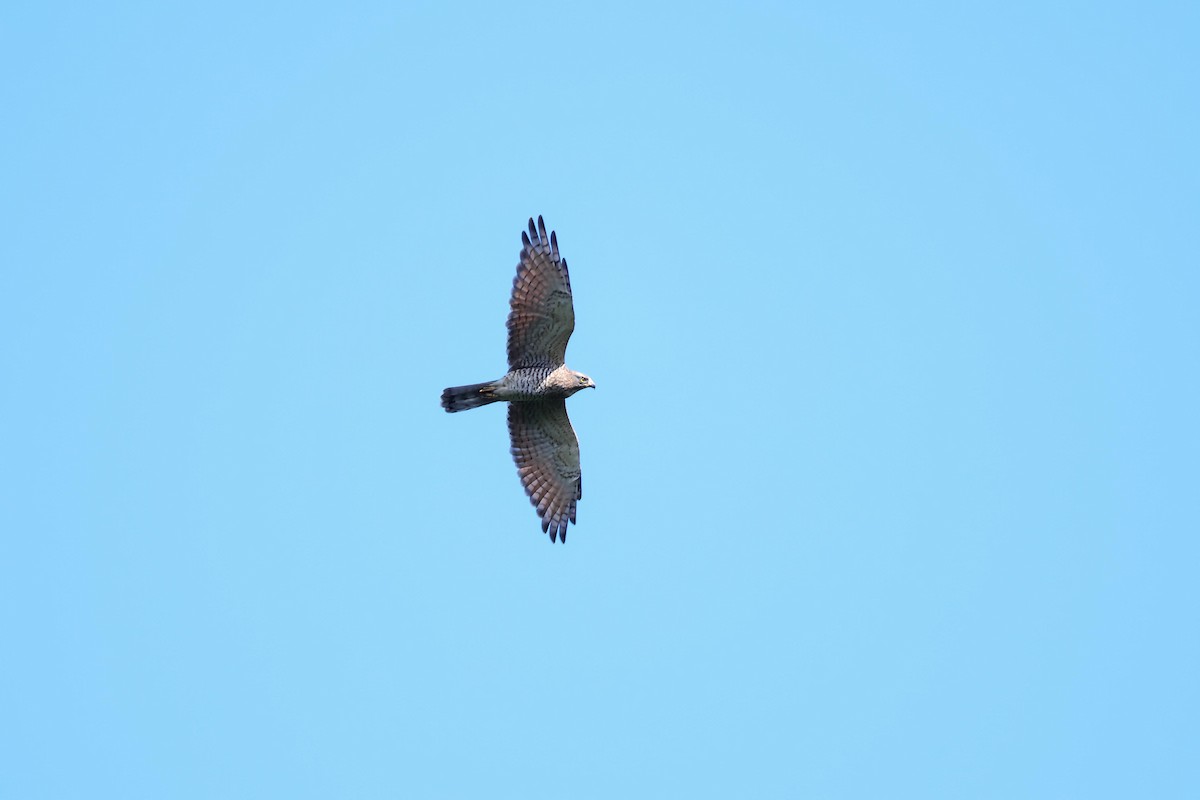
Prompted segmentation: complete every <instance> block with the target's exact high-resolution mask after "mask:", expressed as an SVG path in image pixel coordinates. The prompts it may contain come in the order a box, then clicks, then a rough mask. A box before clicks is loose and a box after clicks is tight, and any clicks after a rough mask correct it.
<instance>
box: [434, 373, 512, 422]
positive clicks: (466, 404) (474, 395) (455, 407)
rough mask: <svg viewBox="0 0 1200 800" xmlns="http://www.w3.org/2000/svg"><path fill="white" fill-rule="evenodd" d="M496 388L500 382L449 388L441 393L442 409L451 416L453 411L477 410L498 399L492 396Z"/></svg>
mask: <svg viewBox="0 0 1200 800" xmlns="http://www.w3.org/2000/svg"><path fill="white" fill-rule="evenodd" d="M498 388H500V381H488V382H487V383H472V384H471V385H470V386H451V387H450V388H449V389H447V390H446V391H444V392H442V408H444V409H446V411H448V412H449V413H451V414H453V413H454V412H455V411H466V410H467V409H469V408H479V407H480V406H486V405H487V404H488V403H495V402H496V401H498V400H499V399H500V398H499V397H496V395H495V394H494V393H495V391H496V389H498Z"/></svg>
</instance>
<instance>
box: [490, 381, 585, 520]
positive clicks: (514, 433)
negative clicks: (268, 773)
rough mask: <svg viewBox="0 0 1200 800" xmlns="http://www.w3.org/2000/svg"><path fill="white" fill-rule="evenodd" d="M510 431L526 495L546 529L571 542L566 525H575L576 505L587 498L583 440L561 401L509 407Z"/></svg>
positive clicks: (515, 458) (514, 456)
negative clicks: (582, 475)
mask: <svg viewBox="0 0 1200 800" xmlns="http://www.w3.org/2000/svg"><path fill="white" fill-rule="evenodd" d="M508 433H509V436H510V437H511V438H512V455H513V460H514V461H516V462H517V473H518V474H519V475H520V476H521V485H522V486H524V487H525V493H526V494H527V495H529V499H530V500H531V501H532V502H533V505H534V506H535V507H536V508H537V513H538V516H539V517H541V518H542V530H543V531H546V532H548V533H549V534H550V541H552V542H553V541H555V538H556V537H561V538H562V540H563V541H564V542H565V541H566V540H567V522H574V521H575V503H576V502H577V501H578V500H579V499H580V498H582V497H583V485H582V483H581V482H580V478H579V440H578V439H576V438H575V429H574V428H572V427H571V420H569V419H568V418H567V402H566V401H565V400H562V399H556V400H535V401H527V402H521V403H509V404H508Z"/></svg>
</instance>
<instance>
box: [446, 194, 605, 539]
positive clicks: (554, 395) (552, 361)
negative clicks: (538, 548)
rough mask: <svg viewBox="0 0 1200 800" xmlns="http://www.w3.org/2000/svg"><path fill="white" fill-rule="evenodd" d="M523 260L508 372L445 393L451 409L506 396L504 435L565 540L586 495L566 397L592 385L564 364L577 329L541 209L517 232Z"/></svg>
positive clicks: (554, 532)
mask: <svg viewBox="0 0 1200 800" xmlns="http://www.w3.org/2000/svg"><path fill="white" fill-rule="evenodd" d="M521 242H522V243H523V244H524V246H523V247H522V248H521V259H520V261H519V262H518V263H517V277H515V278H513V289H512V299H511V300H510V301H509V306H510V311H509V313H508V374H506V375H505V376H504V377H503V378H500V379H499V380H495V381H489V382H487V383H475V384H471V385H469V386H451V387H450V388H449V389H446V390H445V391H444V392H442V408H444V409H446V411H448V412H450V413H454V412H456V411H466V410H467V409H469V408H478V407H479V406H486V405H488V404H489V403H496V402H499V401H501V400H504V401H507V402H508V434H509V437H510V438H511V439H512V450H511V452H512V456H513V460H515V461H516V462H517V473H518V474H519V475H520V476H521V485H522V486H524V487H525V493H526V494H527V495H529V499H530V501H532V503H533V505H534V507H535V508H537V514H538V516H539V517H541V519H542V531H543V532H544V533H549V534H550V541H551V542H554V541H556V540H558V539H561V540H562V541H563V542H566V541H567V523H568V522H572V523H573V522H575V504H576V503H577V502H578V501H579V500H580V498H582V497H583V486H582V483H581V482H580V479H579V440H578V439H577V438H576V437H575V429H574V428H572V427H571V420H569V419H568V418H567V398H568V397H570V396H571V395H573V394H575V393H576V392H578V391H579V390H580V389H595V388H596V384H595V383H594V382H593V381H592V379H591V378H589V377H588V376H587V375H584V374H583V373H582V372H576V371H574V370H572V369H568V368H567V365H566V364H565V363H563V362H564V361H565V360H566V355H567V340H568V339H570V338H571V332H572V331H573V330H575V308H574V305H573V304H572V302H571V276H570V275H569V274H567V262H566V260H565V259H563V258H562V257H561V256H560V255H559V253H558V237H557V236H556V235H555V233H554V231H551V232H550V236H549V237H547V236H546V223H545V222H543V221H542V218H541V217H540V216H539V217H538V219H537V226H536V227H534V224H533V218H532V217H531V218H530V220H529V233H525V232H524V231H522V232H521Z"/></svg>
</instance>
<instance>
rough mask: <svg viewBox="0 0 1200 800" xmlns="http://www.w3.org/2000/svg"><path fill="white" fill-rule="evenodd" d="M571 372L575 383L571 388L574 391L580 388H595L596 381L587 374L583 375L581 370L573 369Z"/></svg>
mask: <svg viewBox="0 0 1200 800" xmlns="http://www.w3.org/2000/svg"><path fill="white" fill-rule="evenodd" d="M571 374H572V375H573V376H574V377H575V381H576V383H575V386H574V387H572V388H573V389H574V390H575V391H576V392H578V391H579V390H580V389H595V388H596V382H595V381H594V380H592V379H591V378H589V377H588V376H587V375H584V374H583V373H582V372H576V371H574V370H571Z"/></svg>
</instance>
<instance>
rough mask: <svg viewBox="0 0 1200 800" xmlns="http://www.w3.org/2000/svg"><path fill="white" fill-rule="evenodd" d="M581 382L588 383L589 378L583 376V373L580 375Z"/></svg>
mask: <svg viewBox="0 0 1200 800" xmlns="http://www.w3.org/2000/svg"><path fill="white" fill-rule="evenodd" d="M579 382H580V383H587V378H585V377H583V376H582V375H581V376H579Z"/></svg>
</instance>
